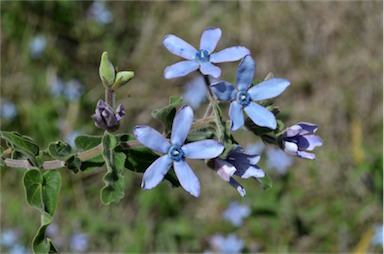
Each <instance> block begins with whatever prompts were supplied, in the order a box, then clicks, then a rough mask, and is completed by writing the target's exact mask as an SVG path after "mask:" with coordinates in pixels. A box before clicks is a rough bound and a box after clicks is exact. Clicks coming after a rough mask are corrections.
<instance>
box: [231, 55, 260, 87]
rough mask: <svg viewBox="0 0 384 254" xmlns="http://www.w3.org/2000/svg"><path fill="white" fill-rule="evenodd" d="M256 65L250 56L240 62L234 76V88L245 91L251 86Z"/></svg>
mask: <svg viewBox="0 0 384 254" xmlns="http://www.w3.org/2000/svg"><path fill="white" fill-rule="evenodd" d="M255 71H256V63H255V61H254V60H253V58H252V57H251V56H250V55H247V56H246V57H244V59H243V60H242V61H241V62H240V64H239V67H238V69H237V74H236V86H237V89H239V90H241V91H246V90H247V89H248V87H250V86H251V84H252V81H253V78H254V76H255Z"/></svg>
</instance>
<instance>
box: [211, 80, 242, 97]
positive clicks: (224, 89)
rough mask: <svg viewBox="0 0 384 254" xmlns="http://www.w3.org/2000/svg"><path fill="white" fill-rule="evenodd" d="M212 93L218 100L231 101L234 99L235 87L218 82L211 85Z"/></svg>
mask: <svg viewBox="0 0 384 254" xmlns="http://www.w3.org/2000/svg"><path fill="white" fill-rule="evenodd" d="M211 89H212V91H213V92H214V93H215V95H216V96H217V98H219V100H223V101H232V100H234V99H235V97H236V92H237V91H236V89H235V87H234V86H233V85H232V84H231V83H229V82H226V81H220V82H217V83H214V84H212V85H211Z"/></svg>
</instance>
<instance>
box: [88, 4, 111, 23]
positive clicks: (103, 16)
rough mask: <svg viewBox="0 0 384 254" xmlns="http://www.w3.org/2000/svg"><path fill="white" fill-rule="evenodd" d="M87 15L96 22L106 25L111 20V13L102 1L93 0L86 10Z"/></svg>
mask: <svg viewBox="0 0 384 254" xmlns="http://www.w3.org/2000/svg"><path fill="white" fill-rule="evenodd" d="M88 15H89V16H90V17H91V18H92V19H93V20H94V21H96V22H97V23H100V24H102V25H107V24H109V23H111V22H112V13H111V12H110V11H109V10H108V9H107V8H106V6H105V3H104V2H102V1H94V2H93V3H92V5H91V7H90V8H89V10H88Z"/></svg>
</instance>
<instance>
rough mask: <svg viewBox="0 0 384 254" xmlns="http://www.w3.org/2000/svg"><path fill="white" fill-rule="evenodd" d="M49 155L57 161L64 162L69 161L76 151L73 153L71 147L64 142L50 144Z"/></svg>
mask: <svg viewBox="0 0 384 254" xmlns="http://www.w3.org/2000/svg"><path fill="white" fill-rule="evenodd" d="M48 153H49V155H51V156H52V157H53V158H55V159H56V160H62V161H66V160H69V159H70V158H71V157H72V156H74V155H75V151H73V149H72V147H71V145H70V144H68V143H65V142H62V141H56V142H54V143H51V144H49V146H48Z"/></svg>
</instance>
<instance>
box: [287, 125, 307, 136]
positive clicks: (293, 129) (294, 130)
mask: <svg viewBox="0 0 384 254" xmlns="http://www.w3.org/2000/svg"><path fill="white" fill-rule="evenodd" d="M302 131H303V129H302V128H301V126H300V125H297V124H295V125H292V126H290V127H288V128H287V130H286V131H285V134H284V135H285V136H286V137H294V136H296V135H299V134H300V132H302Z"/></svg>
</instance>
